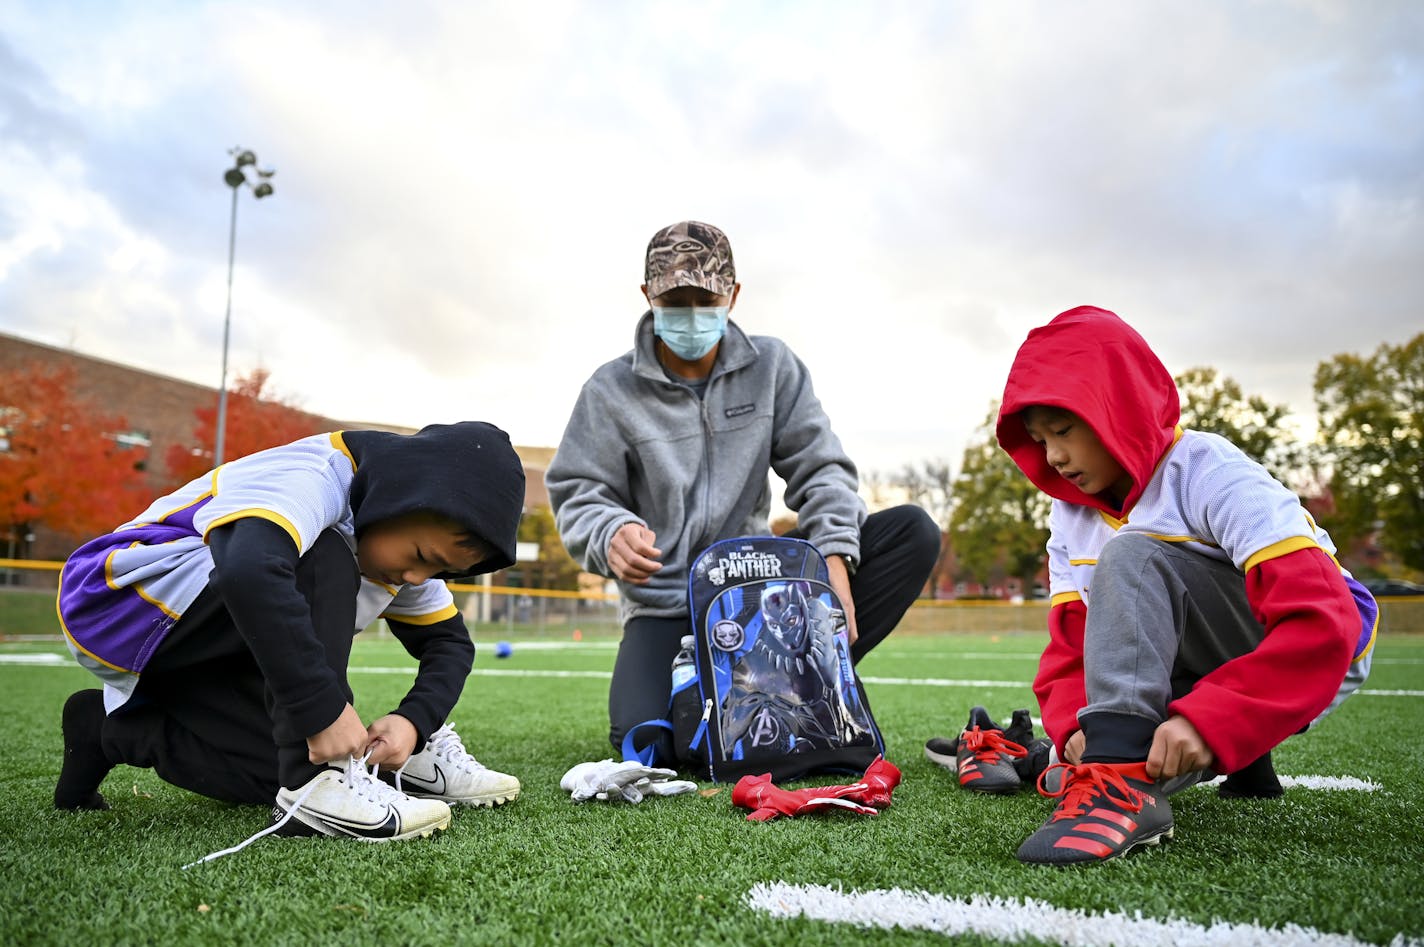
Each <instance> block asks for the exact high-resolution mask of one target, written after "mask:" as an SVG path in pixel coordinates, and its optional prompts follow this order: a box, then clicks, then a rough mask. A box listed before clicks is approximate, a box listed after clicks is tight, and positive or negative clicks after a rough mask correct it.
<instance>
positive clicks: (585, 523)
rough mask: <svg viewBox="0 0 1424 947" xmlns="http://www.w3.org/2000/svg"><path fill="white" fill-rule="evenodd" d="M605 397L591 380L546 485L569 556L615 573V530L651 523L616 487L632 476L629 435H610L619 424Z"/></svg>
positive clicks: (592, 568)
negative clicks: (611, 562) (611, 553)
mask: <svg viewBox="0 0 1424 947" xmlns="http://www.w3.org/2000/svg"><path fill="white" fill-rule="evenodd" d="M600 401H601V399H599V398H598V396H597V395H596V394H595V393H593V392H592V391H591V390H590V386H588V385H585V386H584V389H583V390H582V391H581V392H580V393H579V398H578V402H577V403H576V404H575V405H574V410H573V414H572V415H570V417H569V423H568V426H567V427H566V428H565V429H564V436H563V437H562V438H561V439H560V440H559V447H558V450H556V451H555V452H554V459H553V461H551V462H550V464H549V469H548V470H547V471H545V473H544V485H545V486H546V487H547V488H548V490H549V501H550V503H551V504H552V505H553V508H554V523H555V525H556V526H557V527H558V530H559V536H560V538H561V539H562V540H563V542H564V547H565V548H566V549H568V551H569V555H570V556H572V557H573V558H574V560H575V561H577V562H579V563H580V564H582V565H583V567H584V569H585V570H587V571H589V572H592V573H594V574H596V575H602V576H610V575H611V573H610V571H609V568H608V543H609V541H610V540H612V538H613V534H614V533H615V532H617V531H618V528H619V527H620V526H622V525H624V524H625V523H638V524H639V525H642V526H646V525H647V523H646V522H644V520H643V519H641V518H640V517H638V516H636V515H634V514H633V513H632V511H630V510H629V509H628V507H629V506H630V505H631V504H630V500H629V498H628V497H627V496H626V495H624V494H623V493H622V492H621V491H620V490H619V489H617V488H616V485H618V484H626V483H627V480H628V458H627V457H626V456H625V451H626V447H625V445H624V441H623V438H621V437H617V436H610V434H611V433H613V432H612V431H611V430H610V429H611V428H612V426H613V425H612V422H611V421H610V420H609V418H610V415H609V413H608V410H607V408H606V406H601V404H600Z"/></svg>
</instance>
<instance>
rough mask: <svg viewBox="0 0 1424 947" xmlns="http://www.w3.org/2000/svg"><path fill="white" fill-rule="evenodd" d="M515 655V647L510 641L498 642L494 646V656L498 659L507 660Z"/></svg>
mask: <svg viewBox="0 0 1424 947" xmlns="http://www.w3.org/2000/svg"><path fill="white" fill-rule="evenodd" d="M513 653H514V645H512V644H510V643H509V642H508V641H500V642H496V643H495V646H494V656H495V657H497V658H507V657H509V656H510V655H511V654H513Z"/></svg>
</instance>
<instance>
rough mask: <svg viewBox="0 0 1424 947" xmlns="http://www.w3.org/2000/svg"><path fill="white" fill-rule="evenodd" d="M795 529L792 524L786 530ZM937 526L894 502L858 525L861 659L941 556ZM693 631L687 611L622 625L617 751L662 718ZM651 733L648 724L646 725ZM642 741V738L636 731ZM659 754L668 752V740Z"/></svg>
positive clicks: (614, 708) (616, 668) (614, 726)
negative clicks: (675, 667)
mask: <svg viewBox="0 0 1424 947" xmlns="http://www.w3.org/2000/svg"><path fill="white" fill-rule="evenodd" d="M787 535H788V536H793V537H797V538H800V537H799V536H797V533H796V532H795V531H792V532H790V533H788V534H787ZM939 543H940V533H939V527H938V526H936V525H935V523H934V520H932V519H930V516H929V514H928V513H926V512H925V511H924V510H922V509H921V508H920V507H918V506H909V505H906V506H897V507H893V508H891V509H888V510H882V511H881V512H879V513H872V514H871V515H870V516H868V517H866V519H865V523H864V524H863V525H862V526H861V529H860V564H859V567H858V568H857V569H856V571H855V575H853V576H851V579H850V594H851V597H852V598H853V599H854V601H855V626H856V633H857V638H856V640H855V644H854V645H852V646H851V649H850V656H851V660H852V661H853V662H859V661H860V659H861V658H863V657H865V655H866V654H868V653H869V652H870V650H871V649H872V648H874V647H875V646H876V645H878V644H879V643H880V642H882V641H884V640H885V638H886V637H887V636H888V635H889V634H890V632H891V631H893V630H894V628H895V626H896V625H897V624H899V621H900V619H901V617H903V616H904V614H905V611H906V610H907V609H908V608H909V607H910V606H911V605H912V604H913V603H914V601H915V599H916V598H918V597H919V595H920V593H921V592H922V591H923V590H924V587H925V582H926V581H927V580H928V579H929V576H930V573H931V572H932V571H933V570H934V565H935V561H936V560H937V559H938V558H939ZM691 633H692V622H691V619H690V617H689V616H688V615H672V616H656V617H655V616H640V617H637V618H631V619H629V620H628V623H627V624H626V625H625V626H624V627H623V640H622V641H621V642H619V645H618V657H617V659H616V660H615V661H614V664H613V683H612V684H611V685H610V687H609V691H608V719H609V730H608V740H609V742H610V743H612V744H613V748H614V750H615V751H617V752H620V753H621V752H622V749H623V736H624V734H626V733H627V732H628V731H629V730H631V729H632V728H634V727H636V726H637V725H638V724H640V723H644V722H646V721H648V720H656V719H659V718H665V717H666V716H667V712H668V699H669V697H670V696H671V694H672V659H673V658H674V657H675V656H676V655H677V652H678V649H679V648H680V647H681V643H682V636H683V635H687V634H691ZM649 734H650V736H651V731H649ZM637 739H638V740H639V741H640V742H641V741H642V740H643V737H642V735H641V734H639V735H638V737H637ZM667 749H668V753H667V754H665V755H664V754H659V755H660V756H662V757H663V758H670V757H671V747H670V746H669V747H668V748H667Z"/></svg>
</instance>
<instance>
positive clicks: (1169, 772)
mask: <svg viewBox="0 0 1424 947" xmlns="http://www.w3.org/2000/svg"><path fill="white" fill-rule="evenodd" d="M1214 762H1216V756H1215V754H1213V753H1212V752H1211V748H1210V747H1208V746H1207V745H1206V741H1205V740H1203V739H1202V735H1201V734H1200V733H1198V732H1197V728H1196V727H1194V726H1192V722H1191V721H1190V720H1188V719H1187V718H1186V717H1182V716H1179V715H1177V716H1171V717H1168V718H1167V720H1166V721H1165V722H1163V723H1161V724H1159V725H1158V726H1157V731H1156V732H1155V733H1154V734H1153V735H1152V749H1151V750H1150V751H1149V752H1148V754H1147V775H1148V776H1151V777H1152V778H1153V779H1172V778H1173V777H1175V776H1181V775H1182V774H1183V773H1191V772H1195V771H1196V770H1199V769H1206V768H1207V767H1208V766H1210V765H1211V764H1212V763H1214Z"/></svg>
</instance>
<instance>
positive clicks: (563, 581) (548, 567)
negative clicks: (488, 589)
mask: <svg viewBox="0 0 1424 947" xmlns="http://www.w3.org/2000/svg"><path fill="white" fill-rule="evenodd" d="M519 541H520V542H524V543H538V544H539V561H538V562H525V563H521V564H520V569H522V570H523V571H524V574H525V575H526V576H527V577H528V580H529V581H528V582H527V583H526V584H527V585H528V587H529V588H542V589H567V590H575V589H577V588H578V576H579V567H578V563H576V562H574V560H573V559H572V558H571V557H570V556H569V554H568V551H567V550H566V549H564V543H563V541H562V540H561V539H559V530H558V528H557V527H555V525H554V512H553V510H551V509H549V507H548V506H547V505H545V506H536V507H533V508H531V509H528V510H526V511H525V512H524V516H523V518H521V519H520V521H519Z"/></svg>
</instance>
